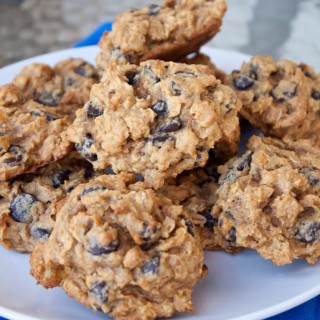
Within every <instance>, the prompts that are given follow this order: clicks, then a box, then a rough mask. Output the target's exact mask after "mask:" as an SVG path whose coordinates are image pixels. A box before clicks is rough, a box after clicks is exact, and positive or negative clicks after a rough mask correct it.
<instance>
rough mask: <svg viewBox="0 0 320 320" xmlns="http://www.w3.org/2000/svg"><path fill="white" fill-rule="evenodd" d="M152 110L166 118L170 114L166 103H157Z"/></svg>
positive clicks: (160, 101) (161, 101)
mask: <svg viewBox="0 0 320 320" xmlns="http://www.w3.org/2000/svg"><path fill="white" fill-rule="evenodd" d="M151 109H152V110H153V111H154V112H155V113H156V114H157V115H158V116H162V117H166V116H167V115H168V113H169V110H168V105H167V103H166V102H165V101H163V100H159V101H158V102H157V103H155V104H154V105H153V106H152V107H151Z"/></svg>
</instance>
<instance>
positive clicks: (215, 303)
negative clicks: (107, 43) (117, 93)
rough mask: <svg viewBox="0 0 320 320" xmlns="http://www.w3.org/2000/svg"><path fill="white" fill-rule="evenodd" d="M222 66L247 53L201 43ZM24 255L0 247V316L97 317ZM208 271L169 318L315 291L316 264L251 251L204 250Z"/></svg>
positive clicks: (259, 307) (192, 319) (231, 314)
mask: <svg viewBox="0 0 320 320" xmlns="http://www.w3.org/2000/svg"><path fill="white" fill-rule="evenodd" d="M203 51H204V52H206V53H207V54H209V55H210V56H211V58H212V60H213V61H214V62H215V63H216V64H217V65H218V66H219V67H220V68H222V69H224V70H226V71H231V70H232V69H234V68H238V67H239V66H240V64H241V62H242V61H243V60H246V59H248V56H246V55H242V54H239V53H235V52H228V51H224V50H217V49H210V48H205V49H204V50H203ZM96 52H97V48H96V47H86V48H78V49H69V50H64V51H59V52H55V53H49V54H46V55H42V56H38V57H35V58H32V59H28V60H25V61H22V62H19V63H16V64H14V65H11V66H8V67H5V68H3V69H1V70H0V84H3V83H6V82H9V81H10V80H11V79H12V77H13V76H15V75H16V74H17V73H18V72H19V71H20V69H21V67H23V66H24V65H27V64H29V63H32V62H41V63H48V64H54V63H55V62H57V61H59V60H61V59H63V58H66V57H82V58H84V59H86V60H88V61H91V62H93V61H94V56H95V55H96ZM28 260H29V258H28V256H27V255H21V254H18V253H16V252H13V251H8V250H6V249H4V248H2V247H1V248H0V315H1V316H3V317H7V318H9V319H10V320H40V319H41V320H99V319H108V317H107V316H106V315H103V314H97V313H93V312H92V311H90V310H89V309H86V308H84V307H83V306H81V305H80V304H78V303H77V302H75V301H74V300H73V299H71V298H69V297H68V296H67V295H66V294H65V293H64V292H63V291H62V290H61V289H59V288H55V289H51V290H45V289H43V288H42V287H41V286H38V285H36V282H35V280H34V279H33V278H32V277H31V276H29V264H28ZM206 264H207V265H208V267H209V270H210V273H209V275H208V276H207V277H206V278H205V279H204V280H203V281H202V282H201V283H200V284H198V285H197V286H196V288H195V290H194V293H193V298H194V312H193V314H191V315H180V316H176V317H174V319H188V320H209V319H210V320H226V319H229V320H231V319H232V320H254V319H264V318H267V317H269V316H272V315H275V314H277V313H280V312H282V311H285V310H288V309H290V308H292V307H294V306H296V305H298V304H301V303H303V302H305V301H307V300H308V299H311V298H313V297H314V296H316V295H317V294H319V293H320V281H319V279H320V263H319V262H318V263H317V264H316V265H313V266H309V265H308V264H307V263H306V262H304V261H295V262H294V263H293V264H291V265H288V266H285V267H276V266H274V265H272V264H271V263H270V262H269V261H265V260H263V259H262V258H261V257H260V256H259V255H258V254H256V253H255V252H253V251H249V250H248V251H245V252H241V253H238V254H236V255H228V254H226V253H224V252H206Z"/></svg>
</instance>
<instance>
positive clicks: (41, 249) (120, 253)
mask: <svg viewBox="0 0 320 320" xmlns="http://www.w3.org/2000/svg"><path fill="white" fill-rule="evenodd" d="M30 261H31V273H32V275H33V276H34V277H35V278H36V279H37V281H38V282H39V283H40V284H42V285H43V286H44V287H55V286H59V285H60V286H61V287H62V288H63V289H64V290H65V291H66V292H67V293H68V294H69V295H70V296H71V297H74V298H75V299H76V300H78V301H79V302H81V303H82V304H84V305H85V306H88V307H91V308H93V309H94V310H97V311H102V312H104V313H107V314H108V315H110V316H111V317H114V318H115V319H142V320H143V319H154V318H157V317H169V316H171V315H172V314H173V313H175V312H189V311H191V310H192V302H191V291H192V288H193V286H194V285H195V284H196V283H197V282H198V281H199V280H200V279H201V278H202V276H203V275H204V274H205V272H206V268H205V267H204V265H203V251H202V249H201V245H200V242H199V239H198V237H197V234H196V233H195V231H194V229H193V225H192V223H191V222H190V220H188V219H187V218H186V217H185V213H184V211H183V210H182V207H180V206H175V205H173V204H172V202H171V201H170V200H168V199H167V198H165V197H163V196H160V195H157V194H156V193H155V192H154V191H153V190H152V189H145V188H141V183H138V184H134V185H130V184H129V183H128V180H127V177H126V176H124V175H111V176H100V177H98V178H95V179H94V180H91V181H90V182H89V183H87V184H82V185H79V186H78V187H77V188H76V189H74V190H73V191H72V192H71V194H70V195H69V196H68V198H67V199H66V201H65V203H64V205H63V207H62V208H61V209H60V211H59V212H58V214H57V221H56V225H55V228H54V230H53V232H52V234H51V236H50V237H49V239H48V241H47V242H45V243H38V244H37V245H36V248H35V250H34V251H33V252H32V255H31V260H30Z"/></svg>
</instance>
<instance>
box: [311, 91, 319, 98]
mask: <svg viewBox="0 0 320 320" xmlns="http://www.w3.org/2000/svg"><path fill="white" fill-rule="evenodd" d="M311 97H312V99H314V100H320V92H319V91H317V90H315V89H312V91H311Z"/></svg>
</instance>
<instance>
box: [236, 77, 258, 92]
mask: <svg viewBox="0 0 320 320" xmlns="http://www.w3.org/2000/svg"><path fill="white" fill-rule="evenodd" d="M253 84H254V80H253V79H251V78H250V77H247V76H239V77H237V78H235V79H233V85H234V87H235V88H236V89H238V90H248V89H250V88H251V87H252V86H253Z"/></svg>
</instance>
